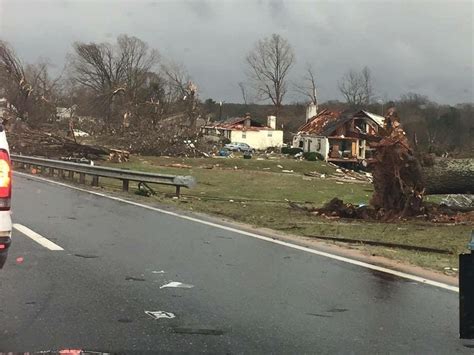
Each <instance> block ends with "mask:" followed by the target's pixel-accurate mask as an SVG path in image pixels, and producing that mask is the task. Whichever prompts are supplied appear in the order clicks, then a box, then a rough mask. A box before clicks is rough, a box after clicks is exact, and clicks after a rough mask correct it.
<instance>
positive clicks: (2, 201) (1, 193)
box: [0, 124, 12, 269]
mask: <svg viewBox="0 0 474 355" xmlns="http://www.w3.org/2000/svg"><path fill="white" fill-rule="evenodd" d="M11 195H12V169H11V162H10V150H9V148H8V143H7V136H6V134H5V129H4V128H3V125H1V124H0V269H1V268H3V265H4V264H5V261H6V259H7V254H8V248H9V247H10V243H11V234H12V220H11V215H10V201H11Z"/></svg>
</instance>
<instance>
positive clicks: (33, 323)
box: [0, 176, 472, 354]
mask: <svg viewBox="0 0 474 355" xmlns="http://www.w3.org/2000/svg"><path fill="white" fill-rule="evenodd" d="M14 183H15V184H14V202H13V218H14V222H15V223H19V224H22V225H24V226H26V227H28V228H30V229H31V230H33V231H35V232H36V233H39V234H40V235H42V236H44V237H45V238H47V239H48V240H50V241H52V242H54V243H56V244H57V245H59V246H60V247H62V248H63V249H64V250H54V251H53V250H49V249H47V248H45V247H44V246H42V245H40V244H38V243H37V242H35V241H33V240H32V239H30V238H29V237H27V236H26V235H24V234H22V233H20V232H15V233H14V241H13V245H12V248H11V251H10V256H9V260H8V261H7V264H6V266H5V269H4V270H3V271H1V272H0V335H1V336H0V350H3V351H7V350H8V351H40V350H51V349H56V350H57V349H61V348H81V349H88V350H98V351H134V350H139V351H144V350H154V351H161V352H215V353H270V352H271V353H292V354H296V353H361V354H367V353H374V354H375V353H417V354H424V353H430V354H435V353H440V354H453V353H472V349H469V348H466V347H464V346H463V345H462V343H461V342H460V341H459V339H458V298H457V297H458V295H457V293H455V292H452V291H449V290H445V289H441V288H438V287H434V286H429V285H424V284H420V283H417V282H414V281H410V280H406V279H401V278H397V277H395V276H391V275H387V274H384V273H380V272H376V271H373V270H369V269H366V268H363V267H359V266H356V265H350V264H347V263H344V262H340V261H337V260H333V259H330V258H325V257H322V256H318V255H313V254H310V253H307V252H304V251H300V250H295V249H292V248H288V247H285V246H281V245H276V244H273V243H269V242H266V241H262V240H258V239H255V238H251V237H249V236H246V235H242V234H239V233H236V232H231V231H226V230H222V229H219V228H215V227H212V226H209V225H204V224H200V223H196V222H193V221H189V220H183V219H180V218H178V217H175V216H170V215H166V214H162V213H159V212H156V211H152V210H147V209H145V208H141V207H138V206H133V205H129V204H125V203H121V202H118V201H114V200H111V199H107V198H104V197H99V196H94V195H91V194H88V193H85V192H80V191H76V190H72V189H69V188H66V187H61V186H56V185H53V184H49V183H46V182H41V181H36V180H33V179H27V178H25V177H20V176H15V179H14ZM171 281H175V282H181V283H184V284H187V285H192V286H193V287H191V288H160V287H161V286H163V285H165V284H167V283H169V282H171ZM189 287H190V286H189ZM145 311H165V312H171V313H173V314H174V316H175V317H174V318H172V319H168V318H160V319H153V318H152V317H151V316H150V315H148V314H146V313H145Z"/></svg>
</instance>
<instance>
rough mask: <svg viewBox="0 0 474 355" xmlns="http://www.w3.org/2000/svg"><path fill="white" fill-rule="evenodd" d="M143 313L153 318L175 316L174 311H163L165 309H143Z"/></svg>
mask: <svg viewBox="0 0 474 355" xmlns="http://www.w3.org/2000/svg"><path fill="white" fill-rule="evenodd" d="M145 314H147V315H149V316H150V317H151V318H153V319H161V318H165V319H173V318H176V316H175V315H174V313H171V312H165V311H145Z"/></svg>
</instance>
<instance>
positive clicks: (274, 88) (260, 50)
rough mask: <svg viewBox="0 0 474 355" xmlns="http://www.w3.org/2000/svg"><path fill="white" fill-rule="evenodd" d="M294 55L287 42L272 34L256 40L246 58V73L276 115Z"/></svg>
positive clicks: (285, 90)
mask: <svg viewBox="0 0 474 355" xmlns="http://www.w3.org/2000/svg"><path fill="white" fill-rule="evenodd" d="M294 61H295V56H294V54H293V50H292V48H291V46H290V44H289V42H288V41H287V40H286V39H284V38H283V37H281V36H280V35H278V34H272V35H271V36H270V37H267V38H264V39H262V40H260V41H258V42H257V44H256V45H255V47H254V48H253V49H252V50H251V51H250V52H249V54H248V55H247V58H246V62H247V65H248V72H247V75H248V77H249V79H250V81H251V83H252V85H253V87H254V89H255V91H256V93H257V96H258V98H259V99H261V100H268V99H269V100H270V101H271V102H272V103H273V105H274V106H275V111H276V112H275V113H276V115H277V116H278V113H279V111H280V108H281V105H282V103H283V98H284V97H285V94H286V92H287V75H288V72H289V70H290V69H291V67H292V66H293V63H294Z"/></svg>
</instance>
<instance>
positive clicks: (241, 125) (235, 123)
mask: <svg viewBox="0 0 474 355" xmlns="http://www.w3.org/2000/svg"><path fill="white" fill-rule="evenodd" d="M247 119H249V120H250V127H249V126H245V120H247ZM206 127H207V128H216V129H231V130H242V131H243V130H246V131H260V130H273V128H271V127H268V126H265V125H262V124H261V123H259V122H257V121H254V120H252V119H251V118H248V117H233V118H229V119H227V120H225V121H222V122H215V123H213V124H210V125H207V126H206Z"/></svg>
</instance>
